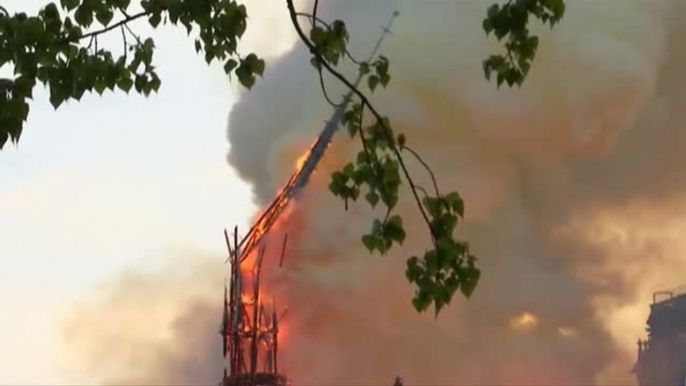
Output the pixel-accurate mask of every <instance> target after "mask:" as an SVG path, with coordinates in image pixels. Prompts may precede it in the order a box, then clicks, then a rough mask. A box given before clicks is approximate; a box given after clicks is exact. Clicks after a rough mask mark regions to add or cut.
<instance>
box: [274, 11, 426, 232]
mask: <svg viewBox="0 0 686 386" xmlns="http://www.w3.org/2000/svg"><path fill="white" fill-rule="evenodd" d="M286 3H287V5H288V11H289V13H290V16H291V22H292V23H293V27H295V31H296V32H297V34H298V36H299V37H300V40H302V41H303V43H304V44H305V45H306V46H307V48H309V50H310V52H311V53H312V54H313V55H315V56H316V57H317V58H318V59H319V61H320V62H321V64H322V65H323V66H324V67H325V68H326V69H327V71H329V73H331V75H333V76H334V77H336V78H337V79H338V80H339V81H341V83H343V84H344V85H345V86H347V87H348V89H350V90H352V91H353V92H354V93H355V95H357V96H358V97H359V98H360V100H361V101H362V103H363V104H365V105H367V107H368V108H369V110H370V111H371V112H372V114H374V116H375V117H376V119H377V120H378V121H379V123H380V124H381V125H382V126H383V127H384V128H385V129H386V131H389V130H388V128H386V125H385V123H384V122H383V119H382V117H381V114H379V112H378V111H377V110H376V109H375V108H374V106H373V105H372V104H371V103H370V102H369V99H368V98H367V96H366V95H364V94H363V93H362V92H361V91H360V90H359V89H358V88H357V87H355V86H354V85H353V84H352V83H350V81H349V80H348V79H346V78H345V76H343V75H342V74H341V73H340V72H338V71H336V70H335V69H334V68H333V67H332V66H331V65H330V64H329V63H328V62H326V61H325V60H323V58H322V57H321V55H320V54H319V53H317V49H316V47H315V46H314V44H312V42H311V41H310V40H309V39H308V38H307V36H306V35H305V32H303V30H302V27H301V26H300V23H299V22H298V15H297V12H296V11H295V6H294V5H293V0H286ZM393 150H394V153H395V155H396V157H397V158H398V162H399V163H400V166H401V168H402V169H403V173H404V174H405V178H406V179H407V181H408V182H409V184H410V189H411V190H412V195H413V196H414V198H415V201H416V203H417V207H418V208H419V211H420V212H421V213H422V217H424V221H425V222H426V224H427V225H428V226H429V231H430V232H431V239H432V241H433V242H434V244H435V243H436V238H435V236H434V231H433V227H432V226H431V222H430V221H429V217H428V216H427V214H426V211H425V210H424V207H423V206H422V203H421V200H420V199H419V195H418V194H417V189H416V187H415V185H414V181H413V180H412V178H411V177H410V173H409V172H408V170H407V166H406V165H405V162H404V161H403V158H402V155H401V154H400V152H399V151H398V149H397V148H396V147H395V146H394V147H393Z"/></svg>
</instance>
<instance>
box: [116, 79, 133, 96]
mask: <svg viewBox="0 0 686 386" xmlns="http://www.w3.org/2000/svg"><path fill="white" fill-rule="evenodd" d="M117 87H119V88H120V89H121V90H122V91H124V92H126V93H128V92H129V91H130V90H131V87H133V81H132V80H131V78H122V79H119V81H118V82H117Z"/></svg>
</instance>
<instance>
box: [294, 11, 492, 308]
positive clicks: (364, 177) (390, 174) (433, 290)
mask: <svg viewBox="0 0 686 386" xmlns="http://www.w3.org/2000/svg"><path fill="white" fill-rule="evenodd" d="M287 5H288V9H289V13H290V15H291V21H292V23H293V26H294V28H295V30H296V32H297V34H298V36H299V38H300V40H301V41H302V42H303V43H304V44H305V45H306V46H307V47H308V49H309V50H310V52H311V53H312V55H313V57H312V62H313V63H314V64H315V67H316V68H317V69H318V70H319V71H321V70H322V69H325V70H326V71H327V72H328V73H329V74H331V75H332V76H333V77H335V78H336V79H338V80H339V81H340V82H341V83H343V84H344V85H345V86H346V87H347V88H348V89H349V90H351V91H352V92H353V93H354V94H355V96H356V97H357V98H358V99H359V102H357V103H355V104H353V105H352V106H351V107H350V108H349V109H348V110H347V111H346V112H345V114H344V118H343V124H344V125H346V126H347V128H348V132H349V134H350V135H351V137H354V136H355V135H356V134H357V133H359V138H360V141H361V143H362V148H363V150H362V151H361V152H360V153H359V154H358V156H357V160H356V161H355V162H351V163H348V164H347V165H346V166H345V167H344V168H343V170H342V171H338V172H334V173H333V174H332V177H331V183H330V184H329V188H330V190H331V191H332V192H333V193H334V194H335V195H336V196H338V197H341V198H342V199H343V200H344V201H345V204H346V207H347V205H348V201H349V200H352V201H356V200H357V198H358V197H359V195H360V191H361V189H362V188H363V187H364V188H366V189H367V191H368V193H367V194H366V196H365V197H366V199H367V202H368V203H369V205H370V206H371V207H372V208H374V207H376V206H377V204H378V203H379V201H381V202H383V204H384V205H385V206H386V215H385V218H384V219H383V220H380V219H376V220H374V222H373V224H372V231H371V233H369V234H366V235H363V236H362V242H363V243H364V245H365V246H366V247H367V248H368V249H369V250H370V251H371V252H373V251H378V252H379V253H381V254H385V253H387V252H388V250H389V249H390V248H391V247H392V245H393V244H394V243H397V244H402V243H403V241H404V240H405V238H406V232H405V229H404V225H403V220H402V217H401V216H400V215H398V214H395V215H393V210H394V209H395V207H396V205H397V202H398V191H399V187H400V185H401V183H402V181H401V178H400V172H401V171H402V175H403V177H404V179H405V181H406V182H407V183H408V185H409V186H410V190H411V192H412V195H413V197H414V200H415V203H416V206H417V208H418V210H419V212H420V213H421V215H422V218H423V219H424V222H425V224H426V225H427V228H428V230H429V234H430V236H431V241H432V249H430V250H428V251H427V252H426V253H425V255H424V257H423V258H421V259H420V258H418V257H411V258H410V259H408V260H407V271H406V276H407V278H408V280H409V281H410V282H412V283H414V284H415V286H416V291H415V296H414V299H413V305H414V307H415V308H416V309H417V310H418V311H420V312H421V311H424V310H426V309H427V308H428V307H429V306H431V304H433V305H434V309H435V313H436V315H438V313H439V312H440V310H441V309H442V308H443V307H444V306H445V305H447V304H448V303H449V302H450V300H451V298H452V296H453V295H454V293H455V292H456V291H457V290H458V289H461V291H462V293H463V294H464V295H465V296H470V295H471V293H472V291H473V290H474V288H475V286H476V283H477V282H478V278H479V276H480V271H479V270H478V268H476V266H475V264H474V262H475V260H476V258H474V257H473V256H472V255H470V254H469V251H468V247H467V246H466V243H463V242H459V241H456V240H454V238H453V230H454V227H455V225H457V222H458V218H461V217H462V216H463V215H464V213H463V204H462V200H461V198H460V197H459V195H458V193H457V192H452V193H450V194H449V195H447V196H446V197H445V198H443V197H442V196H441V195H440V193H439V191H438V186H437V183H436V180H435V176H434V175H433V172H432V171H431V169H430V168H429V167H428V165H427V164H426V163H425V162H424V161H423V160H422V159H421V157H419V155H418V154H417V153H416V152H414V151H413V150H411V149H409V150H408V151H410V152H411V154H413V155H414V156H415V157H416V158H417V159H418V160H420V162H421V163H422V164H423V165H424V166H425V167H426V169H427V170H428V171H429V172H430V174H431V176H432V180H433V181H434V187H435V190H436V193H437V196H436V197H430V196H428V195H426V191H425V190H423V189H422V190H423V192H424V193H425V197H424V199H422V198H420V196H419V193H418V191H419V189H418V187H417V185H416V184H415V182H414V179H413V177H412V176H411V175H410V172H409V171H408V168H407V165H406V161H405V159H404V157H403V155H402V153H401V150H402V149H407V146H406V144H405V142H406V138H405V136H404V135H401V136H398V137H397V138H396V137H395V135H394V133H393V130H392V128H391V124H390V120H389V119H388V118H387V117H385V116H382V115H381V114H380V113H379V111H378V110H377V109H376V108H375V107H374V105H373V104H372V103H371V102H370V100H369V98H368V97H367V96H366V95H365V93H363V92H362V91H361V90H360V89H359V88H358V87H357V86H355V85H354V84H353V83H352V82H351V81H350V80H348V79H347V78H346V77H345V76H344V75H343V74H342V73H341V72H340V71H338V70H337V69H336V68H335V67H336V66H337V64H338V61H339V59H340V58H341V57H343V56H345V55H346V53H347V49H346V44H347V34H341V33H340V31H345V24H344V22H343V21H341V20H336V21H334V22H333V23H332V25H334V26H338V27H337V28H329V29H323V28H318V27H317V26H315V27H313V28H312V29H311V30H310V34H309V37H308V36H307V35H306V34H305V32H304V31H303V29H302V26H301V25H300V23H299V21H298V16H305V17H310V18H311V19H312V20H315V21H316V20H317V19H315V18H314V16H313V15H309V14H304V13H301V12H297V11H296V10H295V7H294V4H293V1H292V0H287ZM313 13H314V12H313ZM325 25H326V24H325ZM337 31H338V32H337ZM372 69H373V70H374V72H373V73H372ZM388 69H389V61H388V59H387V58H385V57H383V56H380V57H379V58H378V59H377V60H375V61H373V62H372V63H369V62H362V63H360V65H359V70H360V74H361V75H363V76H367V85H368V87H369V89H370V91H371V92H374V90H375V89H376V88H377V86H378V85H379V84H381V85H382V87H386V86H387V85H388V83H389V82H390V74H389V72H388ZM365 111H369V112H370V113H371V114H372V116H373V123H372V124H371V125H369V126H367V127H363V115H364V112H365ZM399 143H402V146H399Z"/></svg>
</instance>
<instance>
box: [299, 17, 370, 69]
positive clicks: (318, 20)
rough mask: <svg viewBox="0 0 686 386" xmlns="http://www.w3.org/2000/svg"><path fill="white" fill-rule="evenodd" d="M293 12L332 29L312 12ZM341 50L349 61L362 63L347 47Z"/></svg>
mask: <svg viewBox="0 0 686 386" xmlns="http://www.w3.org/2000/svg"><path fill="white" fill-rule="evenodd" d="M295 14H296V15H297V16H301V17H306V18H309V19H313V20H314V21H315V22H316V23H319V24H321V25H323V26H324V27H326V29H328V30H329V31H331V30H332V29H331V25H330V24H329V23H327V22H326V21H325V20H322V19H320V18H318V17H317V16H316V15H314V14H312V15H311V14H309V13H305V12H296V13H295ZM316 23H315V24H316ZM312 27H314V24H313V25H312ZM343 52H345V54H346V55H347V56H348V58H349V59H350V61H351V62H353V63H355V64H357V65H358V66H359V65H361V64H362V62H360V61H359V60H357V59H355V57H354V56H353V55H352V54H351V53H350V51H348V48H347V47H346V48H345V49H344V51H343Z"/></svg>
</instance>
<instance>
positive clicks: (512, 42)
mask: <svg viewBox="0 0 686 386" xmlns="http://www.w3.org/2000/svg"><path fill="white" fill-rule="evenodd" d="M564 13H565V3H564V0H509V1H508V2H507V3H505V4H504V5H502V6H500V5H498V4H493V5H492V6H490V7H489V8H488V13H487V17H486V18H485V19H484V21H483V29H484V31H485V32H486V34H487V35H490V34H491V33H493V34H494V35H495V37H496V39H498V41H501V40H503V39H505V40H506V42H505V50H506V53H505V55H491V56H490V57H488V58H487V59H486V60H484V61H483V69H484V74H485V76H486V79H489V80H490V78H491V75H492V74H493V73H495V74H496V82H497V85H498V87H500V85H502V84H503V82H507V84H508V86H513V85H515V84H516V85H518V86H521V84H522V82H523V81H524V79H525V78H526V76H527V75H528V73H529V70H530V69H531V65H532V62H533V60H534V58H535V56H536V50H537V49H538V37H537V36H531V35H530V33H529V28H528V25H529V17H530V16H534V18H536V19H538V20H540V21H541V22H542V23H543V24H546V23H547V24H548V25H549V26H550V28H553V27H554V26H555V24H557V23H558V22H559V21H560V20H561V19H562V17H563V16H564Z"/></svg>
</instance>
